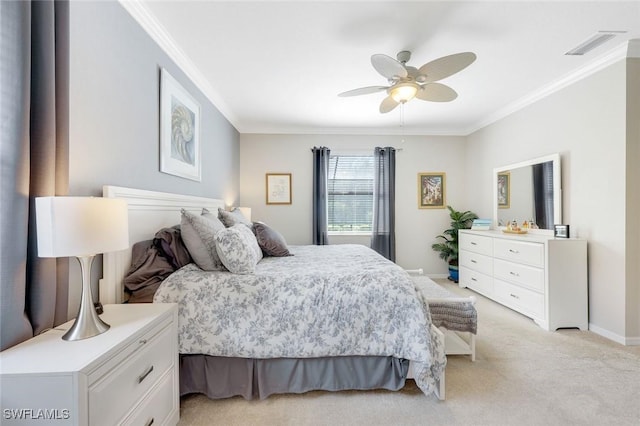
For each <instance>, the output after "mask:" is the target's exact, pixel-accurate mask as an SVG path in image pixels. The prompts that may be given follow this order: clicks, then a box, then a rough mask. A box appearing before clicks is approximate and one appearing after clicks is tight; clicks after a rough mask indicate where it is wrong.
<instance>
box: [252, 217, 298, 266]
mask: <svg viewBox="0 0 640 426" xmlns="http://www.w3.org/2000/svg"><path fill="white" fill-rule="evenodd" d="M253 232H254V233H255V234H256V239H257V240H258V245H259V246H260V248H261V249H262V252H263V253H264V255H265V256H275V257H283V256H293V255H292V254H291V253H290V252H289V248H288V247H287V242H286V241H285V239H284V237H283V236H282V234H280V233H279V232H278V231H276V230H275V229H273V228H271V227H269V226H267V224H266V223H264V222H254V223H253Z"/></svg>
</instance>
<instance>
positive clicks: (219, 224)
mask: <svg viewBox="0 0 640 426" xmlns="http://www.w3.org/2000/svg"><path fill="white" fill-rule="evenodd" d="M202 216H204V217H206V218H207V219H209V220H210V221H212V222H213V224H214V226H215V227H216V229H224V228H226V226H225V224H224V223H222V222H221V221H220V219H219V218H218V216H216V215H215V214H213V213H211V212H210V211H209V209H207V208H203V209H202Z"/></svg>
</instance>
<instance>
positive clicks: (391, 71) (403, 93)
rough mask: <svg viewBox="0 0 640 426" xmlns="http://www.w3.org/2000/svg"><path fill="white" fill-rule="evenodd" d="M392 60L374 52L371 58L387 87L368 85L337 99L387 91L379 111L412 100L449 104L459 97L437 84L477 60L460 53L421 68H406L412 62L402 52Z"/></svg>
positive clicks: (468, 54) (343, 93)
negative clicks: (385, 80)
mask: <svg viewBox="0 0 640 426" xmlns="http://www.w3.org/2000/svg"><path fill="white" fill-rule="evenodd" d="M396 57H397V58H398V59H397V60H396V59H393V58H392V57H390V56H387V55H384V54H381V53H377V54H375V55H372V56H371V65H373V68H374V69H375V70H376V71H377V72H378V73H379V74H380V75H382V76H383V77H385V78H386V79H387V81H388V82H389V84H390V86H367V87H360V88H358V89H353V90H349V91H346V92H342V93H340V94H339V95H338V96H341V97H347V96H359V95H368V94H371V93H377V92H381V91H386V92H387V94H388V96H387V97H386V98H384V99H383V100H382V103H381V104H380V112H381V113H387V112H389V111H392V110H393V109H394V108H395V107H397V106H398V105H400V104H404V103H406V102H408V101H410V100H411V99H413V98H417V99H420V100H423V101H431V102H451V101H453V100H454V99H455V98H457V97H458V94H457V93H456V91H455V90H453V89H452V88H451V87H449V86H447V85H445V84H442V83H436V82H437V81H439V80H442V79H444V78H446V77H449V76H451V75H453V74H455V73H457V72H459V71H462V70H463V69H465V68H466V67H468V66H469V65H471V64H472V63H473V61H475V60H476V55H475V53H472V52H462V53H456V54H453V55H449V56H444V57H442V58H439V59H436V60H433V61H431V62H427V63H426V64H424V65H423V66H421V67H420V68H415V67H412V66H408V65H406V63H407V62H408V61H409V59H411V52H409V51H406V50H403V51H401V52H399V53H398V55H397V56H396Z"/></svg>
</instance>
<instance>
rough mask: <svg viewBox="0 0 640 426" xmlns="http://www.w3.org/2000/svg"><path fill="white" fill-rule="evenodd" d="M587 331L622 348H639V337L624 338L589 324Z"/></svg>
mask: <svg viewBox="0 0 640 426" xmlns="http://www.w3.org/2000/svg"><path fill="white" fill-rule="evenodd" d="M589 330H590V331H593V332H594V333H596V334H598V335H600V336H602V337H605V338H607V339H609V340H613V341H614V342H616V343H620V344H621V345H624V346H640V337H625V336H620V335H619V334H616V333H613V332H611V331H609V330H607V329H604V328H602V327H598V326H597V325H594V324H592V323H589Z"/></svg>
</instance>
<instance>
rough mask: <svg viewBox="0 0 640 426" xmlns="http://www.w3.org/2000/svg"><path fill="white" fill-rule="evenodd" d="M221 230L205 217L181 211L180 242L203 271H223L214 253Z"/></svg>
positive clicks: (215, 252) (216, 254) (216, 253)
mask: <svg viewBox="0 0 640 426" xmlns="http://www.w3.org/2000/svg"><path fill="white" fill-rule="evenodd" d="M222 229H224V226H222V227H218V226H216V224H215V223H214V222H213V221H211V220H209V219H207V218H206V217H203V216H198V215H196V214H193V213H190V212H188V211H186V210H184V209H183V210H182V218H181V221H180V234H181V235H182V241H184V245H185V246H186V247H187V250H189V254H190V255H191V258H192V259H193V261H194V262H195V264H196V265H198V266H199V267H200V268H201V269H203V270H205V271H220V270H223V269H224V267H223V265H222V262H221V261H220V258H219V257H218V252H217V251H216V240H215V235H216V233H217V232H219V231H220V230H222ZM249 232H251V231H249Z"/></svg>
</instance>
